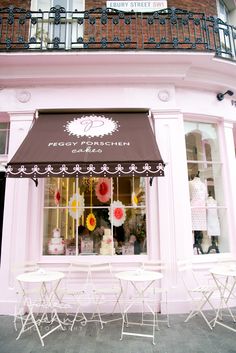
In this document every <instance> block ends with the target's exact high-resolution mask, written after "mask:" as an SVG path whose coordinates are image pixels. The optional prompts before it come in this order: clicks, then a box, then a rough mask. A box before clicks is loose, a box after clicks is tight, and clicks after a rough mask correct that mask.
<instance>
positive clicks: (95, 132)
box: [65, 114, 118, 137]
mask: <svg viewBox="0 0 236 353" xmlns="http://www.w3.org/2000/svg"><path fill="white" fill-rule="evenodd" d="M117 130H118V122H117V121H114V120H112V119H111V118H106V117H105V116H104V115H94V114H92V115H84V116H82V117H81V118H74V119H73V120H71V121H68V122H67V124H66V125H65V131H67V132H68V134H69V135H74V136H77V137H82V136H87V137H103V136H104V135H111V134H112V133H113V132H115V131H117Z"/></svg>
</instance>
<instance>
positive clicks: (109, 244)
mask: <svg viewBox="0 0 236 353" xmlns="http://www.w3.org/2000/svg"><path fill="white" fill-rule="evenodd" d="M113 254H115V248H114V244H113V241H112V235H111V229H109V228H105V229H104V235H103V237H102V244H101V248H100V255H113Z"/></svg>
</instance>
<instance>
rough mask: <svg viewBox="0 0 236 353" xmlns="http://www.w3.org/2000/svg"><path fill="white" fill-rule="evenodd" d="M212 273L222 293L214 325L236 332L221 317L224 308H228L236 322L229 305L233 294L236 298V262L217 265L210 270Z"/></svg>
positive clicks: (235, 321) (230, 315) (235, 320)
mask: <svg viewBox="0 0 236 353" xmlns="http://www.w3.org/2000/svg"><path fill="white" fill-rule="evenodd" d="M210 273H211V274H212V276H213V278H214V281H215V283H216V285H217V288H218V290H219V293H220V303H219V306H218V309H217V312H216V317H215V319H214V321H213V325H212V326H213V327H215V325H216V324H218V325H221V326H224V327H225V328H228V329H229V330H231V331H234V332H236V328H233V327H231V326H229V325H228V324H225V323H224V322H223V321H222V320H223V318H222V317H221V312H222V310H223V309H226V310H227V311H228V313H229V317H231V319H232V321H233V323H236V318H235V316H234V315H233V312H232V310H231V308H230V306H229V304H230V303H229V301H230V300H231V299H233V296H234V299H235V293H234V289H235V286H236V264H235V265H222V266H217V267H215V268H212V269H211V270H210Z"/></svg>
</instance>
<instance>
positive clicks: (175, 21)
mask: <svg viewBox="0 0 236 353" xmlns="http://www.w3.org/2000/svg"><path fill="white" fill-rule="evenodd" d="M235 43H236V27H234V26H231V25H228V24H227V23H224V22H222V21H221V20H220V19H219V18H215V17H206V16H205V14H204V13H194V12H189V11H185V10H180V9H174V8H171V9H165V10H161V11H157V12H153V13H135V12H123V11H117V10H114V9H110V8H102V9H101V8H96V9H91V10H87V11H77V10H75V11H66V10H65V8H63V7H60V6H56V7H52V8H51V9H50V11H41V10H39V11H30V10H25V9H21V8H16V7H9V8H0V51H4V52H6V51H7V52H12V51H47V52H48V51H60V50H62V51H65V50H66V51H73V50H77V51H78V50H155V51H157V50H185V51H187V50H188V51H190V50H194V51H196V50H197V51H211V52H215V54H216V55H217V56H221V57H224V58H228V59H233V60H235V57H236V49H235Z"/></svg>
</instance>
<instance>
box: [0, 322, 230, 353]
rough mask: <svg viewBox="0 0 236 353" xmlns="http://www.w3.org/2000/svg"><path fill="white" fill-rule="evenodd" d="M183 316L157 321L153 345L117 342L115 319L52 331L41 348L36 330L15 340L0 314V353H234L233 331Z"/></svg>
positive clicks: (137, 340) (126, 339)
mask: <svg viewBox="0 0 236 353" xmlns="http://www.w3.org/2000/svg"><path fill="white" fill-rule="evenodd" d="M185 318H186V315H170V320H171V327H170V328H168V327H167V326H166V324H165V323H160V331H156V345H155V346H154V345H153V344H152V340H151V339H149V338H139V337H131V336H125V337H124V338H123V340H122V341H120V332H121V321H115V322H112V323H109V324H106V325H105V326H104V329H103V330H101V329H100V326H99V324H97V323H94V322H93V323H87V325H86V326H85V327H82V326H80V325H79V324H77V326H76V327H75V328H74V329H73V331H72V332H71V331H69V330H66V331H60V330H58V331H55V332H53V333H52V334H50V335H49V336H48V337H46V338H45V347H42V346H41V344H40V341H39V338H38V335H37V333H36V332H35V331H31V332H26V333H24V334H23V335H22V336H21V338H20V339H19V340H18V341H16V337H17V334H18V333H17V332H16V331H15V330H14V326H13V317H11V316H0V353H38V352H47V353H123V352H125V353H236V333H234V332H232V331H230V330H228V329H226V328H224V327H222V326H217V327H215V328H214V329H213V330H212V331H211V330H210V329H209V328H208V327H207V325H206V324H205V322H204V321H203V319H202V318H201V317H195V318H193V319H191V320H190V321H189V322H188V323H185V322H184V319H185ZM235 327H236V324H235Z"/></svg>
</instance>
